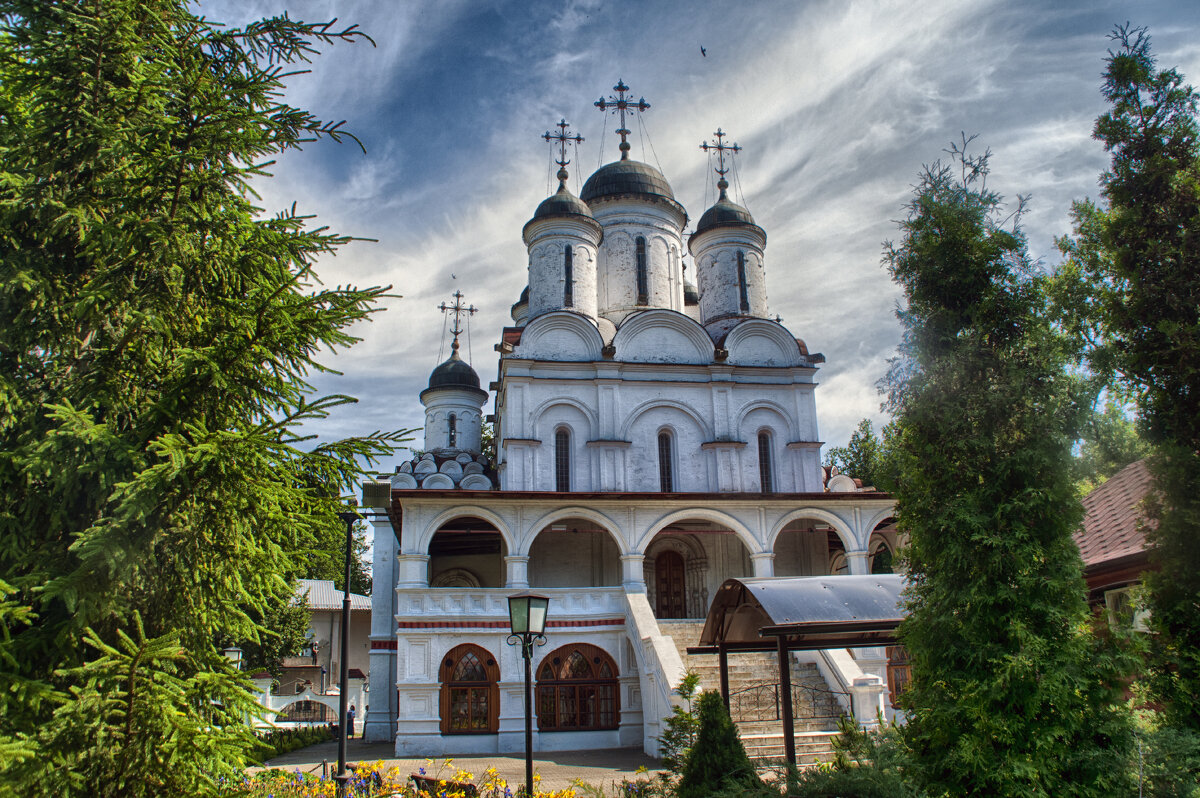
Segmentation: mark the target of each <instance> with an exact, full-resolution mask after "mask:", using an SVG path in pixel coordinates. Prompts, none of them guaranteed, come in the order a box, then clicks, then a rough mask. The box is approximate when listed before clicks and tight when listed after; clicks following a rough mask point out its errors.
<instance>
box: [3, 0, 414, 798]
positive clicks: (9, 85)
mask: <svg viewBox="0 0 1200 798" xmlns="http://www.w3.org/2000/svg"><path fill="white" fill-rule="evenodd" d="M360 36H361V34H358V33H357V32H356V31H354V30H353V29H352V28H351V29H346V30H335V29H334V28H332V27H330V26H329V25H311V24H306V23H301V22H297V21H293V20H290V19H288V18H287V17H286V16H285V17H277V18H273V19H267V20H262V21H259V22H255V23H252V24H250V25H247V26H246V27H244V28H240V29H233V28H225V27H222V26H219V25H216V24H213V23H210V22H208V21H206V20H205V19H203V18H201V17H199V16H197V15H196V14H195V13H193V12H192V11H191V10H190V9H189V8H188V5H187V3H185V2H184V1H183V0H104V2H92V1H91V0H64V1H63V2H57V3H44V2H35V0H0V491H2V494H3V496H4V498H5V502H4V509H3V510H2V511H0V578H3V580H4V581H5V582H7V583H8V584H9V585H11V586H12V588H14V590H15V592H14V593H13V594H12V596H11V597H9V603H11V604H14V605H15V606H16V607H18V608H23V609H21V611H20V612H16V611H9V612H7V613H5V614H2V615H0V623H3V624H4V629H3V630H2V631H3V639H4V640H5V643H4V645H3V657H2V658H0V669H3V671H4V673H2V674H0V676H2V679H0V681H3V682H4V683H5V684H22V685H27V684H28V680H35V681H38V682H40V683H42V685H43V686H44V687H46V688H48V689H52V690H53V691H54V695H55V696H56V698H55V701H46V700H41V701H24V702H14V701H12V700H7V701H6V703H5V704H4V710H5V711H4V712H3V713H0V744H3V742H4V740H5V739H8V740H14V741H16V743H15V744H16V745H18V746H20V747H23V750H25V751H26V752H27V753H28V752H30V751H32V752H33V753H34V754H36V756H23V763H24V764H21V765H20V766H19V767H18V768H17V770H13V771H10V772H2V771H5V769H6V768H10V767H13V766H14V761H15V758H14V759H0V785H3V786H2V787H0V792H3V791H4V790H5V789H8V790H15V791H16V792H18V793H19V794H22V795H36V794H40V793H52V794H56V795H71V794H76V793H78V794H87V795H108V794H120V795H141V794H152V793H154V792H155V791H156V790H158V791H162V790H163V789H166V788H165V787H159V788H156V787H155V786H154V784H155V783H156V781H155V780H154V779H151V778H146V779H139V778H138V774H139V773H143V774H150V773H160V772H161V771H163V769H164V768H163V760H162V757H166V756H169V757H171V761H170V763H169V769H170V770H171V771H172V772H173V775H172V777H171V779H172V780H171V781H170V784H171V785H173V786H172V787H171V790H173V791H175V792H174V793H173V794H184V793H186V794H203V793H204V792H206V791H209V790H211V789H213V784H214V779H215V778H217V777H218V776H220V775H221V774H223V773H225V774H228V773H232V772H233V771H234V769H235V768H236V767H237V766H238V765H240V763H241V761H242V756H243V755H244V754H245V752H246V751H247V745H249V742H248V740H247V738H246V737H244V736H241V737H239V736H237V735H233V736H232V737H228V736H223V737H222V738H221V740H220V741H219V743H218V742H213V744H212V745H182V744H180V745H175V744H174V743H175V742H178V741H179V740H181V739H183V738H185V737H187V736H188V735H190V734H192V733H193V732H195V731H196V730H204V729H213V728H216V727H217V726H221V727H229V726H231V725H232V726H237V725H238V724H240V723H242V722H243V720H244V715H243V713H244V711H245V709H246V707H247V703H246V699H247V697H248V693H247V692H246V690H245V689H244V685H243V684H242V683H241V682H239V681H238V679H237V677H236V676H235V675H234V674H232V673H230V672H228V669H227V668H226V667H225V666H223V664H222V659H221V657H220V655H219V652H218V651H217V650H216V648H215V643H216V641H218V640H219V639H234V640H245V639H255V638H257V637H258V636H259V634H260V632H261V631H262V627H261V626H260V624H261V621H262V619H264V618H267V617H269V616H270V614H271V612H272V611H274V610H275V609H277V608H278V607H281V606H284V605H286V604H287V602H288V601H289V600H291V598H292V585H291V584H290V577H292V576H294V575H295V574H296V573H297V571H298V570H299V569H301V568H302V567H303V565H304V564H303V563H301V562H297V556H298V555H297V554H296V553H297V552H302V551H305V550H309V549H315V548H319V547H320V537H321V535H322V534H323V532H324V531H325V530H328V529H329V528H331V527H336V525H338V521H337V519H336V518H335V517H334V513H335V512H336V510H337V504H338V501H337V496H338V494H339V492H342V491H346V490H347V489H349V488H350V486H351V485H352V483H353V482H354V481H355V480H356V478H357V475H358V472H359V467H360V463H361V461H362V460H363V459H364V458H366V459H370V458H371V457H374V456H377V455H380V454H382V453H384V452H385V451H387V448H388V443H389V438H390V436H389V435H374V436H370V437H368V438H365V439H354V440H348V441H341V442H335V443H330V444H325V445H319V446H316V447H315V448H306V445H305V444H304V441H303V439H301V438H299V437H297V435H296V433H295V432H293V430H294V429H295V427H296V426H297V424H299V423H300V422H301V421H303V420H305V419H311V418H314V417H319V416H322V415H324V414H326V413H327V412H328V411H329V410H330V409H331V408H333V407H335V406H337V405H339V404H342V403H344V402H347V401H351V400H349V399H348V398H347V397H338V396H335V397H326V398H320V399H316V400H313V399H312V398H311V388H310V387H309V385H308V384H307V382H306V377H307V375H308V374H310V373H311V372H313V371H320V370H323V367H322V366H321V365H320V364H319V363H318V361H317V359H316V358H317V353H318V351H319V350H322V349H336V348H340V347H345V346H348V345H350V344H352V343H353V342H354V341H355V340H356V339H355V338H354V337H353V336H352V335H351V334H350V333H349V332H348V328H349V327H350V326H351V325H352V324H354V323H355V322H358V321H360V320H363V319H366V318H368V317H369V315H370V313H371V312H372V307H373V305H374V303H375V301H376V300H377V299H378V298H379V297H380V296H381V294H382V293H383V292H384V291H385V289H382V288H370V289H365V290H359V289H355V288H353V287H338V288H321V287H319V286H317V284H316V278H315V275H314V272H313V267H314V263H315V261H316V259H317V258H318V257H319V256H321V255H324V254H328V253H332V252H334V251H335V250H336V249H337V248H338V247H340V246H341V245H342V244H344V243H346V241H347V240H348V239H347V238H346V237H344V236H339V235H335V234H332V233H330V232H327V231H325V230H324V229H323V228H318V229H311V228H310V227H309V226H308V220H307V219H306V218H305V217H303V216H300V215H298V214H297V213H296V212H295V211H284V212H282V213H279V214H278V215H275V216H270V215H267V214H265V213H264V212H263V210H262V209H260V208H257V207H255V205H254V199H255V195H254V193H253V191H252V190H251V188H250V182H251V181H252V180H259V179H263V178H265V177H266V176H267V172H266V169H267V168H268V166H269V164H270V163H271V161H270V160H269V159H271V158H273V157H275V156H276V155H278V154H280V153H282V152H285V151H287V150H291V149H295V148H298V147H299V146H301V145H302V144H303V143H305V142H310V141H313V140H316V139H322V138H332V139H340V138H342V137H343V136H344V135H345V134H343V133H341V132H340V129H339V125H338V124H327V123H323V122H321V121H320V120H318V119H316V118H315V117H313V116H312V115H311V114H309V113H308V112H306V111H303V110H300V109H297V108H293V107H291V106H289V105H288V104H286V103H285V102H283V101H282V99H281V92H282V88H283V80H284V79H285V78H286V77H287V76H288V75H289V74H290V73H288V72H287V71H286V69H287V67H286V65H288V64H293V63H296V62H298V61H307V60H308V59H309V58H310V56H312V55H313V54H314V53H315V49H314V48H315V46H316V45H318V44H327V43H331V42H334V41H336V40H350V39H354V38H358V37H360ZM126 661H129V662H134V663H136V665H137V667H138V668H140V669H141V670H140V671H138V674H139V676H138V678H134V677H133V676H132V675H130V674H131V673H132V672H131V671H128V670H126V674H127V676H128V677H129V678H127V679H126V680H125V681H124V682H122V681H121V677H120V673H121V672H122V668H124V665H122V663H123V662H126ZM131 667H132V666H131ZM112 685H123V686H122V687H121V688H120V689H122V690H125V691H126V694H127V695H128V696H129V700H128V706H130V707H133V706H135V705H136V706H139V707H145V708H146V712H144V713H141V714H139V715H138V716H137V718H136V723H137V724H138V726H137V728H138V729H139V735H142V736H144V737H145V738H146V739H149V738H150V737H154V736H156V737H157V739H159V740H160V741H163V742H164V744H163V745H157V746H155V745H145V744H144V743H145V742H146V739H139V740H138V741H136V742H137V744H130V745H129V746H128V747H127V748H126V749H124V750H123V751H122V753H121V761H120V763H119V765H120V767H119V771H118V770H113V769H112V768H111V767H109V765H110V764H111V763H104V762H99V761H97V758H103V757H106V756H112V753H113V752H112V749H111V746H105V745H96V744H95V743H94V741H95V740H96V739H101V738H103V739H110V740H115V739H117V737H116V736H112V735H108V736H106V732H105V731H104V728H103V727H105V726H106V725H107V724H110V723H113V722H117V721H116V720H115V719H119V718H120V717H121V712H122V711H123V710H120V707H118V706H116V705H113V704H112V702H111V701H108V700H107V699H106V698H105V697H104V695H102V694H97V693H96V690H97V689H99V690H100V691H101V693H103V691H105V690H108V689H109V686H112ZM114 689H115V688H114ZM146 691H148V692H146ZM26 694H28V695H31V696H32V695H39V696H40V695H43V694H42V693H39V692H38V691H37V690H34V689H32V688H29V689H28V690H26ZM9 698H10V699H11V696H10V697H9ZM143 700H145V701H149V702H150V703H140V702H141V701H143ZM56 705H57V709H55V706H56ZM214 707H216V709H214ZM214 713H217V714H216V715H214ZM125 718H126V721H127V722H129V723H133V722H134V721H135V719H134V718H133V717H132V716H130V715H128V714H126V715H125ZM215 740H216V738H215V737H214V741H215ZM166 741H172V744H171V745H166V744H165V742H166ZM122 745H124V743H122ZM180 752H187V753H186V755H184V754H183V753H180ZM72 772H73V773H89V774H95V780H93V781H90V783H86V784H85V783H82V782H80V781H79V780H73V779H67V778H65V777H63V774H64V773H72ZM106 774H107V775H106ZM114 774H116V775H114Z"/></svg>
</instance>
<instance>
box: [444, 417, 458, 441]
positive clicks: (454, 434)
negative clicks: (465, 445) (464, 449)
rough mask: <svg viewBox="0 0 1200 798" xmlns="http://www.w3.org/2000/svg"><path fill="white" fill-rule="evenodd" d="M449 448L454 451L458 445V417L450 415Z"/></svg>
mask: <svg viewBox="0 0 1200 798" xmlns="http://www.w3.org/2000/svg"><path fill="white" fill-rule="evenodd" d="M447 441H448V442H447V444H446V445H447V446H449V447H450V448H451V449H453V448H454V447H455V446H457V445H458V416H456V415H454V414H453V413H451V414H450V425H449V434H448V435H447Z"/></svg>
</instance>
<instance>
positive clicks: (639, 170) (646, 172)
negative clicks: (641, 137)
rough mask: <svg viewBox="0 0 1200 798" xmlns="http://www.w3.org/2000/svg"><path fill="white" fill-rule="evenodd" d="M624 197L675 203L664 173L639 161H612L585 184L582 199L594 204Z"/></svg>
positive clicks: (673, 194)
mask: <svg viewBox="0 0 1200 798" xmlns="http://www.w3.org/2000/svg"><path fill="white" fill-rule="evenodd" d="M623 194H641V195H643V196H649V197H662V198H664V199H668V200H671V201H672V202H674V201H675V193H674V192H672V191H671V185H670V184H669V183H667V179H666V178H665V177H663V174H662V172H660V171H658V170H657V169H655V168H654V167H653V166H651V165H650V164H648V163H641V162H640V161H613V162H612V163H610V164H605V165H604V166H601V167H600V168H599V169H597V170H596V172H595V173H594V174H593V175H592V176H591V177H589V178H588V179H587V182H586V183H584V184H583V191H581V192H579V198H580V199H582V200H583V201H584V202H591V201H592V200H596V199H600V198H601V197H617V196H621V195H623Z"/></svg>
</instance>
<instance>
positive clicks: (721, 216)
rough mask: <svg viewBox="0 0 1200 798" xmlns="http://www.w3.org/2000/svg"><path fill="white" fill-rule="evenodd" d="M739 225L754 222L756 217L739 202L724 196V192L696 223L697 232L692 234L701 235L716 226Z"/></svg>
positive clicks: (752, 224)
mask: <svg viewBox="0 0 1200 798" xmlns="http://www.w3.org/2000/svg"><path fill="white" fill-rule="evenodd" d="M739 225H751V226H754V227H757V226H758V225H756V224H754V217H753V216H751V215H750V211H748V210H746V209H745V208H743V207H742V206H741V205H738V204H737V203H734V202H730V200H729V198H728V197H726V196H724V192H722V196H721V199H719V200H717V204H716V205H713V206H712V207H711V208H709V209H708V210H706V211H705V212H704V215H703V216H701V217H700V221H699V222H697V223H696V232H694V233H692V235H700V234H701V233H703V232H704V231H705V230H711V229H713V228H714V227H734V226H739Z"/></svg>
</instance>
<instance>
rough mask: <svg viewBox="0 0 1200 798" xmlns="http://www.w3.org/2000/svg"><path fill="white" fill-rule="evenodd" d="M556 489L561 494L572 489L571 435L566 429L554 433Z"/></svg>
mask: <svg viewBox="0 0 1200 798" xmlns="http://www.w3.org/2000/svg"><path fill="white" fill-rule="evenodd" d="M554 489H555V490H556V491H559V492H560V493H566V492H567V491H569V490H570V489H571V433H569V432H567V431H566V430H565V429H560V430H559V431H558V432H555V433H554Z"/></svg>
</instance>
